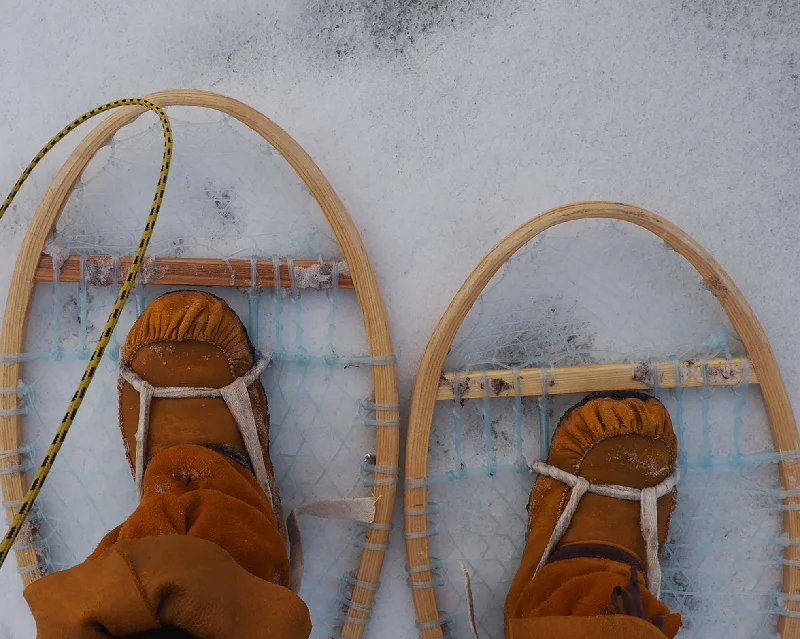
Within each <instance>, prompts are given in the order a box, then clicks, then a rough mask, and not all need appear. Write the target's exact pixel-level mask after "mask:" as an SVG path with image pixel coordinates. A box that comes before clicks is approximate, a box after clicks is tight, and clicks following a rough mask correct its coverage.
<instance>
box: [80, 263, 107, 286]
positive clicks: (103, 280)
mask: <svg viewBox="0 0 800 639" xmlns="http://www.w3.org/2000/svg"><path fill="white" fill-rule="evenodd" d="M85 269H86V270H85V276H86V282H87V283H88V284H93V285H95V286H103V285H105V284H111V280H112V279H113V277H114V262H113V260H109V259H102V260H96V259H87V260H86V266H85Z"/></svg>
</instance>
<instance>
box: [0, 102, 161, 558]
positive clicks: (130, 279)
mask: <svg viewBox="0 0 800 639" xmlns="http://www.w3.org/2000/svg"><path fill="white" fill-rule="evenodd" d="M132 105H138V106H143V107H145V108H147V109H149V110H150V111H153V112H154V113H155V114H156V115H157V116H158V119H159V120H161V126H162V128H163V129H164V157H163V159H162V162H161V174H160V176H159V178H158V185H157V186H156V194H155V196H154V197H153V204H152V206H151V207H150V214H149V215H148V216H147V223H146V224H145V227H144V232H143V233H142V239H141V241H140V242H139V248H137V249H136V254H135V255H134V258H133V262H132V263H131V266H130V268H129V269H128V274H127V276H126V277H125V281H124V282H123V283H122V287H121V288H120V290H119V294H118V295H117V300H116V301H115V302H114V308H113V309H111V314H110V315H109V316H108V321H107V322H106V325H105V326H104V327H103V333H102V335H101V336H100V341H98V342H97V346H95V348H94V352H93V353H92V357H91V359H90V360H89V363H88V364H87V366H86V371H85V372H84V374H83V377H82V378H81V381H80V384H78V389H77V390H76V391H75V394H74V395H73V396H72V400H71V401H70V403H69V406H68V407H67V412H66V414H65V415H64V419H62V420H61V425H60V426H59V427H58V430H57V431H56V436H55V437H54V438H53V442H52V443H51V444H50V446H49V447H48V449H47V454H46V455H45V456H44V460H43V461H42V464H41V465H40V466H39V470H37V471H36V476H35V477H34V478H33V482H31V486H30V488H29V489H28V492H27V493H26V495H25V499H23V500H22V505H20V507H19V511H18V512H17V514H16V515H15V516H14V519H13V520H12V522H11V525H10V526H9V527H8V531H7V532H6V535H5V537H3V541H2V543H0V566H2V565H3V562H4V561H5V560H6V557H8V555H9V553H10V552H11V547H12V545H13V544H14V540H15V539H16V538H17V535H18V534H19V531H20V529H21V528H22V524H23V523H24V522H25V518H26V517H27V516H28V514H29V513H30V511H31V508H32V507H33V503H34V502H35V501H36V498H37V497H38V496H39V492H40V491H41V490H42V485H43V484H44V482H45V479H46V478H47V475H48V473H49V472H50V469H51V468H52V467H53V462H54V461H55V459H56V455H58V451H59V450H61V446H62V444H63V443H64V440H65V439H66V437H67V433H68V432H69V429H70V426H72V423H73V421H74V420H75V415H76V414H77V412H78V408H80V405H81V403H82V402H83V398H84V397H85V396H86V391H87V389H88V388H89V384H91V383H92V379H93V378H94V374H95V372H96V371H97V367H98V366H99V365H100V360H101V359H102V358H103V353H104V352H105V350H106V346H108V342H109V341H110V339H111V334H112V333H113V332H114V328H115V327H116V325H117V321H118V320H119V316H120V314H121V313H122V309H123V307H124V306H125V302H126V301H127V299H128V296H129V295H130V292H131V290H132V289H133V285H134V282H135V281H136V275H137V273H138V272H139V267H140V266H141V264H142V260H143V259H144V254H145V252H146V251H147V245H148V244H149V243H150V237H151V236H152V235H153V227H154V226H155V223H156V219H157V218H158V212H159V210H160V209H161V203H162V202H163V200H164V190H165V188H166V186H167V176H168V175H169V167H170V163H171V161H172V127H171V126H170V123H169V118H168V117H167V114H166V112H165V111H164V109H162V108H161V107H160V106H158V105H157V104H155V103H153V102H150V101H149V100H144V99H142V98H124V99H122V100H114V101H113V102H109V103H107V104H103V105H102V106H99V107H97V108H96V109H92V110H91V111H87V112H86V113H84V114H83V115H82V116H81V117H79V118H78V119H77V120H74V121H73V122H71V123H70V124H68V125H67V126H65V127H64V128H63V129H61V131H60V132H59V133H58V134H57V135H56V136H55V137H54V138H53V139H52V140H50V141H49V142H48V143H47V144H45V146H44V147H43V148H42V150H41V151H39V152H38V153H37V154H36V157H34V158H33V160H31V162H30V164H28V166H26V167H25V170H24V171H23V172H22V175H20V177H19V180H17V183H16V184H15V185H14V188H12V189H11V193H9V194H8V197H7V198H6V199H5V201H4V202H3V205H2V206H0V218H2V217H3V215H4V214H5V212H6V210H8V207H9V206H10V205H11V202H12V201H13V200H14V197H15V196H16V195H17V193H18V192H19V190H20V188H21V187H22V185H23V184H24V183H25V180H27V179H28V176H29V175H30V174H31V171H33V169H34V168H35V167H36V165H37V164H38V163H39V162H40V161H41V160H42V158H43V157H44V156H45V155H47V153H48V152H49V151H50V150H51V149H52V148H53V147H54V146H55V145H56V144H58V143H59V142H60V141H61V140H62V139H64V137H66V136H67V134H69V133H70V131H72V130H74V129H76V128H77V127H78V126H80V125H81V124H83V123H84V122H86V121H87V120H90V119H91V118H93V117H94V116H96V115H99V114H100V113H104V112H105V111H110V110H111V109H116V108H117V107H121V106H132Z"/></svg>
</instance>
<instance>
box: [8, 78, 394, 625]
mask: <svg viewBox="0 0 800 639" xmlns="http://www.w3.org/2000/svg"><path fill="white" fill-rule="evenodd" d="M145 97H146V98H147V99H148V100H150V101H152V102H154V103H156V104H158V105H159V106H162V107H169V106H189V107H203V108H207V109H214V110H217V111H220V112H222V113H226V114H228V115H230V116H231V117H233V118H236V119H237V120H238V121H239V122H241V123H242V124H244V125H246V126H247V127H249V128H250V129H252V130H253V131H254V132H255V133H257V134H258V135H260V136H261V137H262V138H263V139H264V140H266V141H267V142H268V143H269V144H270V145H272V147H273V148H275V149H276V150H277V151H278V152H279V153H280V154H281V155H282V156H283V157H284V159H285V160H286V161H287V162H288V163H289V165H290V166H291V167H292V168H293V169H294V170H295V172H296V173H297V175H298V176H299V177H300V179H301V180H302V181H303V183H304V184H305V185H306V187H307V188H308V190H309V192H310V193H311V195H312V196H313V197H314V199H315V200H316V201H317V203H318V204H319V206H320V208H321V209H322V212H323V213H324V214H325V217H326V218H327V220H328V223H329V224H330V226H331V229H332V231H333V233H334V236H335V237H336V241H337V242H338V244H339V246H340V248H341V249H342V253H343V255H344V259H345V261H346V262H347V264H348V265H349V269H350V274H351V276H352V280H353V286H354V288H355V291H356V295H357V296H358V300H359V303H360V304H361V310H362V312H363V316H364V327H365V330H366V334H367V339H368V343H369V351H370V355H371V356H372V357H375V358H386V359H388V360H390V361H391V359H392V358H393V357H394V353H393V350H392V342H391V337H390V335H389V320H388V317H387V314H386V308H385V306H384V303H383V298H382V296H381V292H380V289H379V287H378V282H377V278H376V277H375V272H374V270H373V268H372V264H371V263H370V260H369V256H368V255H367V251H366V249H365V248H364V244H363V242H362V240H361V236H360V235H359V233H358V230H357V229H356V227H355V225H354V224H353V221H352V219H351V218H350V214H349V213H348V212H347V209H345V206H344V204H343V203H342V201H341V199H339V196H338V195H337V194H336V193H335V192H334V190H333V188H332V187H331V185H330V183H329V182H328V180H327V179H326V178H325V176H324V175H323V174H322V171H320V169H319V167H318V166H317V165H316V164H315V163H314V161H313V160H312V159H311V157H310V156H309V155H308V154H307V153H306V152H305V150H303V148H302V147H301V146H300V145H299V144H298V143H297V142H296V141H295V140H294V139H293V138H292V137H291V136H290V135H289V134H288V133H286V131H284V130H283V129H281V128H280V127H279V126H278V125H277V124H275V123H274V122H273V121H272V120H270V119H269V118H267V117H266V116H265V115H263V114H261V113H259V112H258V111H256V110H255V109H253V108H252V107H249V106H248V105H246V104H244V103H242V102H239V101H238V100H234V99H233V98H229V97H227V96H223V95H220V94H217V93H211V92H207V91H196V90H191V89H178V90H171V91H163V92H159V93H153V94H151V95H148V96H145ZM144 112H145V109H144V108H143V107H138V106H131V107H124V108H121V109H119V110H117V111H115V112H114V113H112V114H111V115H110V116H109V117H107V118H106V119H105V120H103V121H102V122H101V123H100V124H99V125H98V126H97V127H95V128H94V129H93V130H92V131H91V132H90V133H89V134H88V135H87V136H86V137H85V138H84V139H83V140H82V141H81V142H80V143H79V144H78V146H77V147H76V149H75V150H74V151H73V152H72V154H71V155H70V156H69V158H68V159H67V161H66V162H65V163H64V165H63V166H62V167H61V169H60V170H59V171H58V173H57V174H56V176H55V178H54V179H53V182H52V183H51V185H50V187H49V188H48V190H47V192H46V193H45V195H44V197H43V198H42V201H41V203H40V204H39V207H38V208H37V209H36V213H35V214H34V216H33V219H32V220H31V223H30V225H29V226H28V230H27V233H26V235H25V238H24V240H23V243H22V248H21V249H20V253H19V255H18V257H17V262H16V266H15V268H14V273H13V279H12V284H11V287H10V289H9V293H8V297H7V299H6V307H5V315H4V317H3V329H2V337H0V354H4V355H14V354H17V353H21V352H22V350H23V347H24V343H25V326H26V323H27V317H28V310H29V307H30V301H31V296H32V293H33V284H34V277H35V273H36V269H37V267H38V264H39V259H40V256H41V254H42V252H43V249H44V244H45V241H46V240H47V237H48V236H49V235H50V233H51V231H52V230H53V228H54V226H55V224H56V222H57V220H58V218H59V216H60V215H61V212H62V211H63V209H64V205H65V204H66V201H67V198H68V197H69V194H70V193H71V192H72V189H73V187H74V186H75V184H76V182H77V180H78V179H79V178H80V176H81V174H82V173H83V171H84V169H85V168H86V166H87V164H88V163H89V161H90V160H91V159H92V157H93V156H94V154H95V153H96V152H97V151H98V150H99V149H100V148H101V147H102V146H104V145H105V144H107V143H108V142H109V141H110V139H111V138H112V137H113V136H114V134H115V133H116V132H117V131H118V130H119V129H121V128H122V127H123V126H125V125H126V124H128V123H130V122H132V121H133V120H135V119H136V118H137V117H139V116H140V115H141V114H142V113H144ZM145 214H146V211H142V220H143V222H142V225H144V218H145ZM372 376H373V382H374V386H375V402H376V403H377V404H378V405H380V406H381V407H382V409H381V410H379V411H377V414H376V419H378V420H380V421H382V422H393V421H397V420H398V419H399V414H398V412H397V410H396V409H394V407H396V406H397V378H396V372H395V365H394V364H386V365H380V366H373V367H372ZM19 380H20V365H19V364H18V363H6V364H2V365H0V387H4V388H15V387H16V385H17V383H18V382H19ZM76 383H77V380H76ZM17 402H18V400H17V397H16V396H15V395H13V394H9V395H0V408H3V409H6V410H10V409H15V408H16V407H17ZM387 407H392V408H391V409H388V410H387V409H386V408H387ZM22 442H23V438H22V432H21V420H20V419H19V417H18V416H16V415H14V416H8V417H4V418H2V419H1V420H0V451H3V450H6V451H8V450H16V449H17V448H18V447H19V446H20V445H21V444H22ZM399 445H400V440H399V427H382V428H378V429H377V442H376V451H375V452H376V465H377V466H379V467H390V468H394V467H396V466H397V463H398V456H399ZM0 463H2V464H3V465H4V466H10V465H13V464H14V463H15V457H13V456H12V457H9V458H7V459H5V461H2V462H0ZM393 478H394V475H391V474H384V473H377V474H376V480H378V481H376V486H375V487H374V489H373V492H374V495H375V496H376V497H377V512H376V518H375V522H376V523H377V524H381V525H380V526H379V527H377V528H370V529H369V530H368V533H367V539H366V544H367V548H365V549H364V550H363V551H362V553H361V560H360V563H359V567H358V570H357V573H356V578H357V580H358V581H359V582H361V583H363V584H366V587H365V586H362V585H356V587H355V588H354V590H353V593H352V595H351V599H352V601H353V602H354V603H355V604H356V605H355V606H351V607H349V609H348V611H347V614H346V617H347V618H348V619H347V620H345V622H344V625H343V627H342V629H341V634H342V636H343V637H345V638H347V639H358V638H360V637H361V636H362V635H363V633H364V629H365V628H366V623H365V621H364V620H366V619H368V618H369V614H368V613H366V612H364V610H369V609H370V607H371V605H372V602H373V600H374V597H375V589H376V586H377V584H378V580H379V577H380V574H381V568H382V566H383V559H384V550H383V548H385V546H386V544H388V542H389V535H390V532H391V531H390V530H388V526H387V524H390V523H391V521H392V513H393V510H394V499H395V491H396V485H395V484H394V483H393V482H392V479H393ZM380 480H384V481H380ZM0 482H1V483H2V489H3V495H4V499H5V500H6V501H9V500H16V499H21V498H22V496H23V493H24V491H25V489H26V488H27V486H26V485H25V479H24V477H23V475H21V474H19V473H10V474H6V475H0ZM7 510H8V509H7ZM7 514H13V513H12V512H10V510H8V512H7ZM16 557H17V561H18V563H19V565H20V566H22V567H23V569H24V568H25V567H30V566H35V565H36V563H37V561H38V559H37V557H36V553H35V552H33V551H32V550H20V551H17V552H16ZM40 576H41V572H40V571H38V570H31V571H30V572H26V573H23V575H22V578H23V581H24V582H25V583H26V584H27V583H30V582H31V581H33V580H35V579H37V578H39V577H40ZM349 619H355V620H356V621H350V620H349Z"/></svg>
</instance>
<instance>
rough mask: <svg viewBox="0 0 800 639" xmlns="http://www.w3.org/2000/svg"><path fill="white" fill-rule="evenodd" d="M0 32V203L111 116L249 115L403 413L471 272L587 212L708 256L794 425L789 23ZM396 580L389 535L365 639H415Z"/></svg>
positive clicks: (648, 2)
mask: <svg viewBox="0 0 800 639" xmlns="http://www.w3.org/2000/svg"><path fill="white" fill-rule="evenodd" d="M3 9H4V10H3V20H2V22H0V78H2V82H3V97H4V99H3V102H2V112H1V115H2V120H1V122H2V123H1V124H0V146H1V147H2V149H3V153H2V157H0V191H2V193H3V195H4V194H5V192H7V191H8V190H9V189H10V188H11V186H12V185H13V182H14V180H15V179H16V178H17V176H18V174H19V172H20V170H21V169H22V167H23V166H24V165H25V163H26V162H27V161H28V160H29V159H30V158H31V157H32V156H33V155H34V154H35V153H36V152H37V151H38V149H39V148H40V146H41V145H42V144H43V143H44V142H45V141H46V140H47V139H48V138H49V137H50V136H51V135H52V134H53V133H55V132H56V131H58V130H59V129H60V128H61V127H62V126H63V125H64V124H65V123H66V122H67V121H69V120H70V119H72V118H73V117H74V116H76V115H78V114H80V113H82V112H84V111H86V110H87V109H90V108H92V107H94V106H95V105H97V104H99V103H101V102H104V101H106V100H109V99H114V98H117V97H122V96H128V95H141V94H144V93H147V92H150V91H153V90H159V89H167V88H179V87H194V88H203V89H211V90H215V91H219V92H221V93H226V94H229V95H231V96H233V97H236V98H238V99H240V100H242V101H244V102H246V103H249V104H251V105H252V106H254V107H255V108H257V109H259V110H260V111H262V112H264V113H266V114H267V115H269V116H270V117H272V118H273V119H275V120H276V121H277V122H278V123H280V124H281V125H282V126H284V127H285V128H286V129H287V130H288V131H289V132H290V133H291V134H292V135H293V136H295V137H296V138H297V139H298V140H299V141H300V143H301V144H302V145H303V146H304V147H305V149H306V150H307V151H308V152H309V153H310V155H311V156H312V157H313V158H314V159H315V160H316V162H317V163H318V164H319V165H320V166H321V167H322V169H323V171H324V172H325V173H326V175H327V176H328V178H329V179H330V181H331V182H332V184H333V185H334V187H335V188H336V190H337V191H338V193H339V194H340V195H341V196H342V198H343V200H344V201H345V204H346V205H347V207H348V208H349V210H350V213H351V215H352V216H353V218H354V220H355V222H356V225H357V226H358V228H359V230H360V232H361V233H362V236H363V238H364V241H365V243H366V245H367V248H368V250H369V252H370V255H371V257H372V260H373V263H374V265H375V269H376V271H377V273H378V277H379V279H380V283H381V286H382V289H383V295H384V299H385V301H386V304H387V307H388V310H389V314H390V320H391V327H392V333H393V338H394V344H395V349H396V353H397V356H398V360H399V374H400V393H401V398H402V406H403V410H404V412H405V411H406V410H407V406H408V397H409V394H410V390H411V386H412V383H413V376H414V372H415V367H416V364H417V362H418V360H419V358H420V356H421V354H422V351H423V349H424V347H425V344H426V342H427V339H428V337H429V336H430V334H431V332H432V330H433V327H434V325H435V324H436V322H437V321H438V319H439V317H440V315H441V313H442V312H443V310H444V309H445V307H446V305H447V303H448V302H449V300H450V299H451V297H452V295H453V293H454V292H455V291H456V290H457V288H458V287H459V286H460V284H461V282H462V281H463V279H464V278H465V276H466V275H467V273H468V272H469V271H470V269H471V268H472V267H473V265H474V264H475V262H476V261H477V259H478V258H479V257H480V256H482V255H483V254H484V253H485V252H486V251H487V250H488V249H489V248H490V247H491V246H492V245H493V244H494V243H495V242H496V241H497V240H499V239H500V238H501V237H502V236H503V235H505V234H506V233H507V232H509V231H510V230H511V229H513V228H514V227H515V226H516V225H517V224H519V223H521V222H522V221H524V220H526V219H527V218H529V217H530V216H532V215H534V214H536V213H539V212H541V211H543V210H545V209H547V208H549V207H552V206H555V205H558V204H562V203H566V202H572V201H579V200H589V199H610V200H615V201H627V202H633V203H636V204H639V205H641V206H643V207H645V208H648V209H651V210H654V211H657V212H659V213H661V214H662V215H664V216H666V217H667V218H669V219H670V220H672V221H674V222H675V223H677V224H678V225H680V226H681V227H683V228H684V229H685V230H686V231H688V232H689V233H690V234H692V235H693V236H694V237H695V238H697V239H698V240H699V241H700V242H701V243H702V244H703V245H704V246H705V247H707V248H708V249H709V250H710V252H711V253H712V254H713V255H714V256H715V257H716V258H717V259H718V260H719V261H720V262H721V263H722V264H724V265H725V267H726V268H727V269H728V271H729V272H730V274H731V275H732V277H733V279H734V280H735V281H736V282H737V283H738V285H739V287H740V288H741V289H742V291H743V292H744V294H745V295H746V297H747V298H748V300H749V301H750V303H751V305H752V306H753V308H754V310H755V311H756V313H757V315H758V316H759V318H760V319H761V322H762V323H763V325H764V327H765V329H766V332H767V334H768V335H769V337H770V339H771V341H772V346H773V348H774V350H775V352H776V354H777V356H778V359H779V362H780V364H781V366H782V369H783V371H784V374H785V377H786V379H787V382H788V388H789V392H790V395H791V397H792V400H793V403H794V407H795V410H796V411H797V410H800V325H799V324H798V322H797V320H796V316H797V314H798V311H800V249H798V246H800V219H798V211H797V207H798V202H799V201H800V179H798V178H800V175H798V167H800V158H798V155H799V153H798V148H799V146H798V142H799V141H800V45H798V42H800V37H799V36H800V3H798V2H797V1H796V0H771V1H769V2H759V1H756V0H743V1H742V2H736V3H733V2H730V1H728V0H641V1H638V2H633V1H632V0H623V1H622V2H620V1H617V0H585V1H584V0H575V1H573V2H563V1H557V0H542V1H540V2H535V3H531V2H523V1H522V0H519V1H512V0H500V1H493V2H490V1H487V0H484V1H478V0H438V1H433V0H418V1H412V0H397V1H391V0H378V1H377V2H372V1H370V0H331V1H324V0H312V1H308V0H298V1H296V2H291V3H287V2H275V1H274V0H259V1H244V2H236V3H230V2H229V3H218V2H211V1H210V0H192V1H189V0H176V1H174V2H170V3H163V2H160V3H156V2H152V1H151V0H143V1H141V2H133V3H131V2H127V3H122V2H119V1H117V0H109V1H107V2H102V3H100V2H85V1H83V0H75V1H73V2H69V3H58V2H53V1H52V0H50V1H43V2H34V3H30V2H28V3H10V2H6V3H5V6H4V8H3ZM83 130H85V127H84V129H83ZM72 143H73V144H74V140H73V142H72ZM68 144H69V143H67V145H68ZM64 153H66V149H64V150H60V151H57V152H56V153H55V155H56V157H57V158H63V157H64ZM58 165H59V164H58V162H57V161H56V160H55V159H49V160H48V161H46V162H45V163H44V165H43V166H42V167H41V168H40V169H39V170H37V172H36V173H35V174H34V178H33V179H32V180H31V183H30V185H29V186H28V187H27V189H26V192H25V195H26V197H25V198H23V200H22V202H23V205H21V206H18V207H15V208H14V209H12V210H11V211H10V212H9V214H8V215H7V216H6V219H4V220H3V221H2V222H0V232H2V238H3V259H2V260H0V280H1V281H2V284H1V286H2V287H7V286H8V283H9V281H10V277H11V271H12V269H13V256H14V255H15V254H16V251H17V248H18V246H19V243H20V241H21V238H22V234H23V232H24V229H25V227H26V225H27V221H28V220H29V219H30V217H31V215H32V207H31V206H30V203H31V202H35V201H36V200H38V199H39V198H40V197H41V195H42V194H43V192H44V189H45V188H46V186H47V184H48V183H49V181H50V179H51V178H52V176H53V174H54V172H55V171H56V169H57V167H58ZM401 459H402V456H401ZM396 521H397V522H400V521H401V520H400V519H399V518H398V519H397V520H396ZM404 564H405V556H404V549H403V543H402V536H401V534H400V529H399V527H398V529H397V530H396V531H395V534H394V537H393V540H392V546H391V550H390V554H389V557H388V560H387V562H386V565H385V568H384V573H383V579H382V587H381V589H380V591H379V594H378V603H377V605H376V608H375V611H374V617H373V621H372V623H371V626H370V628H371V629H372V631H373V632H372V635H373V636H379V637H380V636H392V637H400V638H404V637H414V636H416V631H415V629H414V623H413V622H414V616H413V608H412V605H411V598H410V594H409V590H408V588H407V586H406V584H405V579H406V573H405V571H404V569H403V567H404ZM0 589H2V592H3V597H2V598H0V637H9V638H19V639H23V638H27V637H31V636H33V634H34V631H33V623H32V620H31V618H30V616H29V614H28V612H27V608H26V605H25V603H24V600H23V599H22V596H21V592H20V587H19V577H18V576H17V574H16V571H15V570H14V565H13V562H10V563H9V565H7V566H5V567H4V568H3V570H2V572H1V573H0ZM379 627H383V628H390V629H391V632H390V633H387V632H385V631H384V632H379V631H376V630H377V628H379Z"/></svg>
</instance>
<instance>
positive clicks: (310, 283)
mask: <svg viewBox="0 0 800 639" xmlns="http://www.w3.org/2000/svg"><path fill="white" fill-rule="evenodd" d="M336 268H337V270H338V271H339V273H340V274H342V275H350V269H349V268H348V267H347V262H344V261H342V262H337V263H336ZM293 275H294V285H295V286H296V287H297V288H301V289H302V288H311V289H314V290H317V291H323V290H326V289H329V288H333V266H331V265H330V264H328V263H324V262H323V263H321V264H313V265H312V266H295V267H294V271H293Z"/></svg>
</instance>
